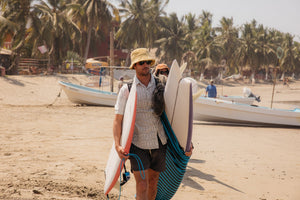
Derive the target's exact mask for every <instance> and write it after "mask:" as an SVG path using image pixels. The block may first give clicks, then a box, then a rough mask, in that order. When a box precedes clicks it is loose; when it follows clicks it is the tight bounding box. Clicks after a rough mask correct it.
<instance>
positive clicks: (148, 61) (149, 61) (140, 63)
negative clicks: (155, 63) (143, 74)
mask: <svg viewBox="0 0 300 200" xmlns="http://www.w3.org/2000/svg"><path fill="white" fill-rule="evenodd" d="M138 63H139V65H143V64H144V63H146V64H147V65H150V64H151V63H152V60H147V61H140V62H138Z"/></svg>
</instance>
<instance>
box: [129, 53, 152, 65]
mask: <svg viewBox="0 0 300 200" xmlns="http://www.w3.org/2000/svg"><path fill="white" fill-rule="evenodd" d="M130 56H131V65H130V67H129V69H133V66H134V64H136V63H138V62H140V61H148V60H151V61H152V63H151V64H150V66H153V65H154V64H155V58H154V57H152V56H151V55H150V52H149V51H148V49H146V48H139V49H135V50H134V51H132V52H131V55H130Z"/></svg>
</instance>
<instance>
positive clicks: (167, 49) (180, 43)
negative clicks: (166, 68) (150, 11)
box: [156, 13, 188, 64]
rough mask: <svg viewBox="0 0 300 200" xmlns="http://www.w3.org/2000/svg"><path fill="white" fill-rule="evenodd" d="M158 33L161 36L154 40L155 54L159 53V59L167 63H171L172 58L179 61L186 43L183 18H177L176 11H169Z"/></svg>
mask: <svg viewBox="0 0 300 200" xmlns="http://www.w3.org/2000/svg"><path fill="white" fill-rule="evenodd" d="M160 34H161V38H160V39H158V40H156V45H157V51H156V54H157V55H160V57H161V61H162V62H165V63H167V64H171V62H172V61H173V60H174V59H176V60H177V61H178V62H179V63H180V61H181V57H182V55H183V53H184V52H185V50H186V49H185V47H186V46H187V44H188V42H187V41H186V40H185V35H186V32H185V28H184V24H183V18H182V19H181V20H179V19H178V18H177V15H176V13H171V14H170V16H169V17H165V18H164V19H163V23H162V25H161V29H160Z"/></svg>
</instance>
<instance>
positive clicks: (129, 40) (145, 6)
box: [116, 0, 168, 49]
mask: <svg viewBox="0 0 300 200" xmlns="http://www.w3.org/2000/svg"><path fill="white" fill-rule="evenodd" d="M167 3H168V0H132V1H131V2H130V1H129V0H122V1H121V5H120V6H121V7H122V8H121V9H120V13H121V14H122V16H121V17H122V18H123V19H124V21H123V22H122V24H121V26H120V28H119V30H118V31H117V33H116V38H117V40H118V41H119V45H120V46H124V47H127V48H128V49H133V48H136V47H149V48H151V47H152V46H153V43H154V41H155V40H156V38H157V36H158V34H159V33H158V31H159V26H158V24H159V23H161V15H163V14H165V12H164V11H163V9H164V7H165V6H166V5H167Z"/></svg>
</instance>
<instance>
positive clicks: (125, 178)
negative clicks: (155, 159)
mask: <svg viewBox="0 0 300 200" xmlns="http://www.w3.org/2000/svg"><path fill="white" fill-rule="evenodd" d="M128 155H129V156H132V157H134V158H135V159H136V161H137V163H138V167H139V171H140V174H141V177H142V179H145V178H146V174H145V170H144V165H143V163H142V160H141V159H140V157H139V156H138V155H136V154H133V153H129V154H128ZM122 166H124V170H125V172H124V173H123V176H121V175H122ZM122 177H123V181H122ZM129 179H130V172H129V171H127V170H126V166H125V159H124V158H123V159H122V160H121V163H120V189H119V200H120V198H121V193H122V192H121V188H122V186H123V185H124V184H125V183H127V181H129ZM106 197H107V200H109V196H108V194H107V195H106Z"/></svg>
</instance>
